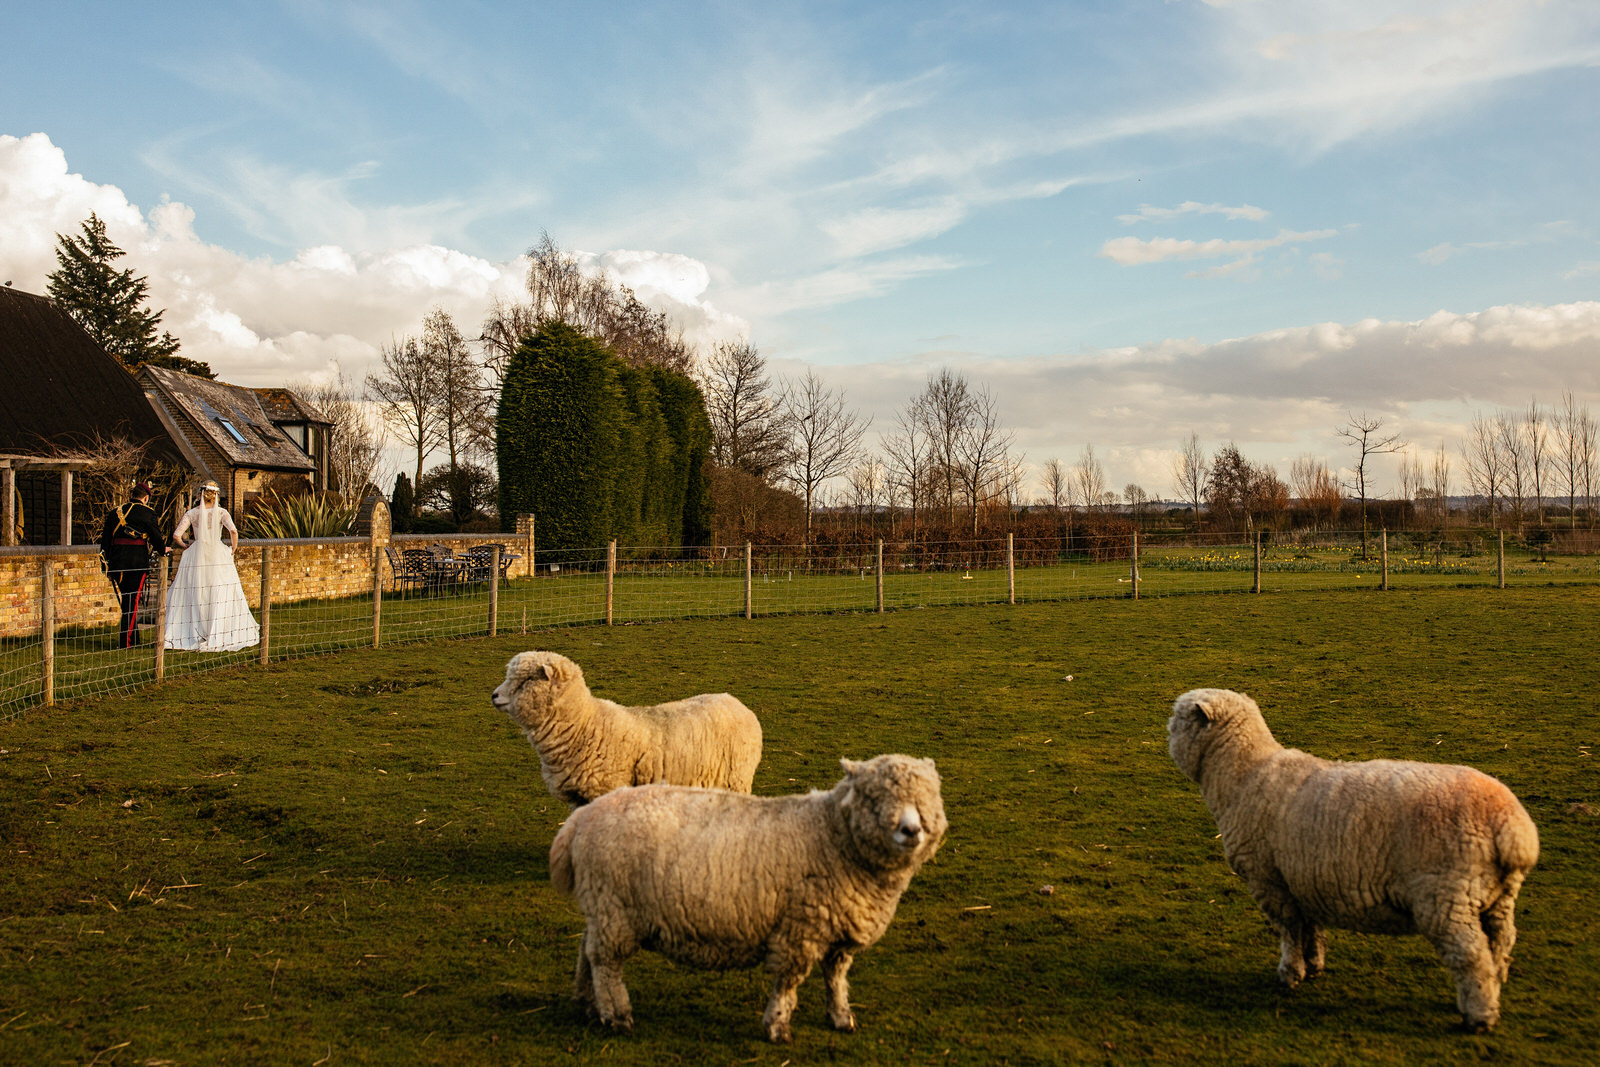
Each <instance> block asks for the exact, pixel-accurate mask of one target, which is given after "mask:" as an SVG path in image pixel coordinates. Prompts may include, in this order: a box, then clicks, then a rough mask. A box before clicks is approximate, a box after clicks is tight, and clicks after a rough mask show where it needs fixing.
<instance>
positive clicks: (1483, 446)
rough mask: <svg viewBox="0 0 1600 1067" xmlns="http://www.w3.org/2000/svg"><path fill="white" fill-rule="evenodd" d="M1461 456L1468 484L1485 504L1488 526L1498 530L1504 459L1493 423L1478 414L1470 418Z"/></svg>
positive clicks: (1499, 438) (1503, 479)
mask: <svg viewBox="0 0 1600 1067" xmlns="http://www.w3.org/2000/svg"><path fill="white" fill-rule="evenodd" d="M1461 456H1462V458H1463V459H1465V460H1466V465H1467V484H1468V485H1469V486H1470V487H1471V489H1472V492H1473V493H1474V494H1475V495H1477V496H1480V497H1482V498H1484V500H1485V501H1487V503H1488V508H1489V524H1490V526H1493V527H1498V526H1499V525H1500V493H1501V486H1502V484H1503V483H1504V481H1505V467H1506V457H1505V454H1504V453H1503V452H1502V451H1501V434H1500V432H1499V430H1498V428H1497V426H1496V420H1494V419H1491V418H1485V417H1484V414H1483V412H1481V411H1480V412H1478V413H1477V414H1475V415H1473V416H1472V424H1471V425H1470V426H1469V427H1468V428H1467V436H1466V438H1465V439H1464V440H1463V441H1462V443H1461Z"/></svg>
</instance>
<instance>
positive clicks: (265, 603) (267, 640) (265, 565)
mask: <svg viewBox="0 0 1600 1067" xmlns="http://www.w3.org/2000/svg"><path fill="white" fill-rule="evenodd" d="M161 584H162V585H165V584H166V582H162V583H161ZM271 642H272V549H270V548H268V547H267V546H266V545H262V546H261V655H260V660H261V665H262V666H263V667H265V666H266V665H267V655H268V652H267V648H268V645H270V644H271Z"/></svg>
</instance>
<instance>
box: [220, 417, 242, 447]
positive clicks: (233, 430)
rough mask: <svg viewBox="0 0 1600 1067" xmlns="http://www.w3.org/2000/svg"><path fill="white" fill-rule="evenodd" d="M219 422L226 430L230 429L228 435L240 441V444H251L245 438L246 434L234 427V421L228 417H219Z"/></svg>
mask: <svg viewBox="0 0 1600 1067" xmlns="http://www.w3.org/2000/svg"><path fill="white" fill-rule="evenodd" d="M217 422H218V423H220V424H221V425H222V428H223V429H224V430H227V431H228V436H229V437H231V438H233V439H234V440H235V441H237V442H239V444H241V445H244V444H249V442H248V441H246V440H245V439H244V434H242V433H240V432H239V431H238V430H237V429H236V428H235V427H234V425H233V423H231V422H229V421H228V420H227V419H218V420H217Z"/></svg>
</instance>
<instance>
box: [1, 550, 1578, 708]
mask: <svg viewBox="0 0 1600 1067" xmlns="http://www.w3.org/2000/svg"><path fill="white" fill-rule="evenodd" d="M1530 541H1531V539H1530ZM530 545H531V542H530ZM522 547H523V546H522V545H520V544H519V543H518V542H516V541H515V540H512V541H509V542H507V541H497V540H493V539H491V538H484V537H465V536H455V537H452V538H450V539H449V543H433V544H429V543H427V542H426V539H420V538H404V539H403V538H396V539H395V540H394V541H393V542H392V543H390V544H388V545H379V544H375V543H374V542H373V541H371V540H369V539H367V538H355V537H350V538H333V539H324V540H282V541H245V542H242V543H241V544H240V546H239V549H238V550H237V552H235V553H232V554H230V555H229V556H228V558H226V559H225V560H221V561H214V562H212V563H211V564H210V565H209V566H201V565H200V564H199V563H198V561H197V560H195V559H191V566H190V567H188V568H187V569H186V568H185V566H184V563H183V562H182V561H181V559H179V560H178V561H177V562H176V563H174V559H171V558H169V559H165V560H163V559H157V560H155V561H153V562H152V564H151V569H150V571H149V573H148V575H147V576H146V578H145V580H144V583H143V586H142V587H141V588H140V589H139V590H138V595H137V597H136V598H135V601H136V602H135V603H133V604H132V605H129V604H128V603H127V602H126V601H125V600H121V601H119V597H118V595H117V590H116V588H115V587H114V586H113V585H112V582H111V580H110V577H109V576H107V575H106V574H105V573H103V572H102V570H101V568H100V562H99V556H98V554H97V552H96V549H95V547H94V546H65V547H57V548H47V549H39V548H29V549H0V581H3V582H4V586H5V592H4V600H3V602H0V719H6V718H11V717H14V716H16V715H18V714H21V713H22V712H23V711H25V710H27V709H28V708H30V707H35V706H38V705H41V704H44V705H49V704H55V703H61V702H65V701H71V700H77V699H82V698H85V697H90V696H98V695H105V694H112V693H125V692H131V691H133V690H136V689H138V688H140V687H142V686H146V685H149V684H150V683H152V682H155V681H158V680H160V679H162V678H165V677H172V676H177V675H183V674H189V673H193V672H196V671H208V670H216V669H220V668H225V667H236V666H240V665H242V664H249V663H266V662H269V661H271V660H279V659H287V658H292V657H299V656H308V655H317V654H323V653H329V652H336V651H339V650H342V649H352V648H360V647H375V646H381V645H387V644H398V643H414V642H420V641H431V640H438V639H442V638H460V637H471V636H481V635H487V634H491V633H497V632H498V633H515V632H524V633H526V632H529V631H534V630H542V629H549V628H551V627H559V626H569V625H580V624H595V623H628V622H645V621H661V620H668V619H683V618H694V617H712V616H724V617H727V616H735V617H737V616H745V617H749V618H752V619H755V618H760V617H762V616H774V615H793V614H822V613H830V612H867V611H880V610H881V611H895V610H903V609H907V608H914V607H931V606H946V605H963V604H995V603H1029V602H1041V601H1059V600H1073V599H1089V598H1107V597H1127V598H1148V597H1164V596H1183V595H1191V594H1201V593H1248V592H1294V591H1306V592H1314V591H1318V590H1337V589H1359V588H1370V589H1377V588H1391V589H1399V588H1421V587H1426V586H1430V585H1432V586H1437V585H1451V586H1477V587H1482V588H1496V587H1499V586H1503V585H1530V584H1571V583H1595V582H1600V556H1597V555H1596V554H1595V551H1594V546H1592V545H1588V544H1585V543H1584V542H1583V541H1582V540H1581V539H1573V540H1563V539H1561V538H1552V539H1550V540H1549V541H1547V542H1545V543H1542V544H1541V543H1530V542H1529V541H1522V540H1518V541H1516V542H1515V543H1514V544H1511V545H1507V544H1505V543H1504V539H1503V538H1501V537H1500V536H1499V535H1496V534H1493V533H1489V534H1485V533H1483V532H1466V531H1431V532H1421V533H1414V532H1407V533H1401V534H1395V533H1384V532H1382V531H1378V532H1371V533H1369V534H1367V535H1366V536H1363V535H1362V534H1361V533H1360V532H1359V531H1317V532H1300V533H1296V534H1292V535H1288V534H1282V533H1276V534H1272V535H1270V536H1268V535H1262V536H1259V537H1254V538H1248V539H1241V537H1240V536H1239V535H1238V534H1196V533H1192V532H1184V533H1163V534H1149V533H1146V534H1125V533H1116V534H1089V533H1083V532H1077V531H1067V532H1066V533H1064V534H1063V535H1062V536H1060V537H1052V538H1032V539H1020V538H1013V537H1000V538H990V539H975V540H964V541H940V542H927V541H919V542H916V543H912V542H909V541H879V540H873V541H870V542H861V543H855V544H829V545H828V546H826V547H825V548H823V547H818V546H810V547H806V546H798V545H766V546H751V545H737V546H718V547H713V548H672V549H663V548H632V547H628V546H621V547H618V546H616V545H611V546H604V547H599V548H594V549H586V550H578V551H567V552H559V553H558V552H545V551H541V552H539V553H538V554H537V556H535V555H534V554H533V553H532V552H531V551H527V550H526V549H524V550H523V551H518V549H519V548H522ZM175 556H176V554H175ZM125 609H126V610H125ZM130 612H131V625H130V614H129V613H130ZM124 646H127V647H124Z"/></svg>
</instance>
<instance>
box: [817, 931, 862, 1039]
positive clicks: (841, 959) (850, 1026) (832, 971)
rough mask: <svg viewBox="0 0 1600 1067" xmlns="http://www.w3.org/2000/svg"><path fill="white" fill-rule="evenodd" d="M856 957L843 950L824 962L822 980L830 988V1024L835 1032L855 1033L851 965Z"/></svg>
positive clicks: (828, 957) (829, 955) (835, 950)
mask: <svg viewBox="0 0 1600 1067" xmlns="http://www.w3.org/2000/svg"><path fill="white" fill-rule="evenodd" d="M854 959H855V956H854V955H852V954H851V953H850V952H847V951H846V950H844V949H842V948H836V949H833V950H832V951H830V952H829V953H828V954H827V956H825V957H823V960H822V979H823V981H824V982H826V983H827V987H828V1023H829V1025H831V1026H832V1027H833V1028H834V1029H835V1030H843V1031H845V1032H846V1033H855V1029H856V1016H855V1012H853V1011H851V1010H850V979H849V977H848V976H849V973H850V963H851V961H852V960H854Z"/></svg>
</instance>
